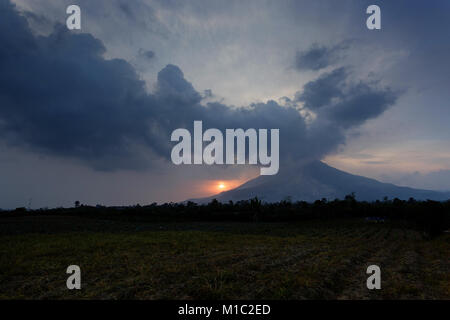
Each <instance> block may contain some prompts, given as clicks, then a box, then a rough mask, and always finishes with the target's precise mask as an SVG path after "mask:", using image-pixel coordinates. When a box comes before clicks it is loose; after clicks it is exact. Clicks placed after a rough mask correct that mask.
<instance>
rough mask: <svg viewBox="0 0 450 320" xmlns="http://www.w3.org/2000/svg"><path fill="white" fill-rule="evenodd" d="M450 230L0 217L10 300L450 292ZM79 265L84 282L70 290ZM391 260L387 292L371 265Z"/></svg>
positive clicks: (384, 266) (0, 277) (2, 276)
mask: <svg viewBox="0 0 450 320" xmlns="http://www.w3.org/2000/svg"><path fill="white" fill-rule="evenodd" d="M449 258H450V234H449V233H444V234H441V235H439V236H438V237H436V238H433V239H428V238H427V239H426V238H424V237H423V235H422V233H420V232H418V231H414V230H412V229H408V228H405V227H403V226H401V225H400V224H394V223H391V222H386V223H369V222H365V221H364V220H363V219H345V220H342V219H341V220H327V221H318V220H312V221H304V222H295V223H266V222H264V223H263V222H257V223H256V222H204V223H203V222H185V223H154V222H126V221H116V220H106V219H93V218H83V217H74V216H45V215H44V216H36V217H26V216H24V217H7V218H2V219H0V282H1V287H0V298H1V299H12V298H13V299H450V273H449V271H450V259H449ZM72 264H75V265H79V266H80V268H81V277H82V289H81V290H68V289H67V288H66V279H67V277H68V275H67V274H66V268H67V266H69V265H72ZM371 264H376V265H378V266H380V268H381V279H382V280H381V286H382V289H381V290H368V289H367V288H366V279H367V277H368V275H366V268H367V266H369V265H371Z"/></svg>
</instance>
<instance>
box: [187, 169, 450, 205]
mask: <svg viewBox="0 0 450 320" xmlns="http://www.w3.org/2000/svg"><path fill="white" fill-rule="evenodd" d="M352 192H355V194H356V199H357V200H360V201H375V200H382V199H383V198H384V197H388V198H389V199H392V198H399V199H402V200H407V199H409V198H411V197H412V198H414V199H416V200H427V199H429V200H435V201H445V200H448V199H450V192H439V191H432V190H421V189H414V188H409V187H400V186H396V185H394V184H391V183H382V182H379V181H377V180H375V179H370V178H366V177H363V176H358V175H353V174H350V173H347V172H344V171H341V170H338V169H336V168H333V167H330V166H329V165H327V164H325V163H323V162H321V161H312V162H310V163H307V164H304V165H298V166H294V167H291V168H289V169H287V170H285V171H282V170H281V169H280V173H279V174H277V175H275V176H259V177H257V178H255V179H253V180H250V181H248V182H246V183H244V184H242V185H240V186H239V187H237V188H235V189H233V190H229V191H225V192H222V193H219V194H217V195H214V196H211V197H206V198H199V199H190V200H189V201H193V202H196V203H199V204H202V203H208V202H210V201H211V200H212V199H217V200H218V201H220V202H228V201H230V200H232V201H239V200H248V199H251V198H254V197H258V198H259V199H261V200H263V201H265V202H278V201H281V200H284V199H286V198H287V197H289V198H290V199H291V200H292V201H308V202H312V201H315V200H318V199H322V198H326V199H328V200H334V199H336V198H338V199H343V198H344V197H345V196H346V195H348V194H350V193H352Z"/></svg>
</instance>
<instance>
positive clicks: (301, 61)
mask: <svg viewBox="0 0 450 320" xmlns="http://www.w3.org/2000/svg"><path fill="white" fill-rule="evenodd" d="M349 45H350V42H349V41H345V42H342V43H340V44H337V45H335V46H332V47H326V46H319V45H318V44H313V45H312V46H311V47H310V48H309V49H307V50H304V51H298V52H297V54H296V57H295V67H296V68H297V69H298V70H313V71H318V70H321V69H324V68H326V67H329V66H332V65H334V64H336V63H337V62H338V61H339V59H340V58H341V56H342V54H343V52H344V50H346V49H348V47H349Z"/></svg>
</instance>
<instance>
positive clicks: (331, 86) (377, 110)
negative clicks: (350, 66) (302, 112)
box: [296, 68, 399, 129]
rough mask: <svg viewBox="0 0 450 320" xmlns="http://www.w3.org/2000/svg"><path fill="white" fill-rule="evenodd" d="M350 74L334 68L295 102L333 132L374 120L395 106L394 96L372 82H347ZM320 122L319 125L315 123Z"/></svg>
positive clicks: (395, 96)
mask: <svg viewBox="0 0 450 320" xmlns="http://www.w3.org/2000/svg"><path fill="white" fill-rule="evenodd" d="M350 74H351V73H350V71H349V70H347V69H346V68H338V69H335V70H333V71H331V72H329V73H325V74H323V75H321V76H320V77H319V78H318V79H316V80H314V81H310V82H308V83H306V84H305V86H304V87H303V91H302V92H299V93H297V94H296V100H297V101H299V102H303V104H304V107H305V108H307V109H309V110H311V111H313V112H315V113H316V114H317V116H318V117H319V118H320V119H326V120H327V121H329V122H331V123H333V124H334V126H336V127H337V128H344V129H346V128H349V127H352V126H357V125H360V124H362V123H364V122H365V121H366V120H369V119H372V118H376V117H378V116H379V115H380V114H382V113H383V112H384V111H385V110H386V109H387V108H389V107H390V106H392V105H393V104H395V102H396V100H397V97H398V95H399V93H398V92H394V91H392V90H391V89H390V88H380V87H379V86H378V84H377V83H376V82H369V83H365V82H363V81H358V82H356V83H354V82H353V81H351V80H350ZM319 122H320V121H319Z"/></svg>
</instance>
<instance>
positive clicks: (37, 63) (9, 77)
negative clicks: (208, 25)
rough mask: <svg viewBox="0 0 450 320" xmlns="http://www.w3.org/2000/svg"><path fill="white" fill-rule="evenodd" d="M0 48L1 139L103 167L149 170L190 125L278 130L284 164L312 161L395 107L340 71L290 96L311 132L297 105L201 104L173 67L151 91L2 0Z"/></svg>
mask: <svg viewBox="0 0 450 320" xmlns="http://www.w3.org/2000/svg"><path fill="white" fill-rule="evenodd" d="M8 30H14V33H12V32H8ZM0 43H2V46H1V47H0V70H2V72H1V73H0V132H1V134H2V136H3V137H4V139H7V140H8V142H9V143H11V144H12V143H14V144H17V145H22V146H26V147H29V148H32V149H34V150H35V151H37V152H42V153H49V154H54V155H58V156H64V157H70V158H75V159H79V160H81V161H83V162H85V163H87V164H88V165H90V166H92V167H94V168H96V169H101V170H114V169H120V168H128V169H139V168H143V167H145V166H149V165H151V163H150V162H149V161H148V158H146V156H145V155H147V154H148V153H149V152H151V153H154V154H157V155H159V156H161V157H164V158H167V157H169V155H170V149H171V146H172V145H171V143H170V133H171V132H172V131H173V130H174V129H176V128H188V129H192V125H193V121H194V120H202V121H203V125H204V128H211V127H213V128H219V129H222V130H224V129H225V128H256V129H258V128H269V129H270V128H279V129H280V140H281V141H280V148H281V150H280V152H281V157H282V158H283V157H284V158H293V159H296V160H297V159H302V158H306V157H310V158H319V157H321V156H323V155H324V154H327V153H328V152H330V151H331V150H332V149H334V148H335V147H336V146H337V145H338V144H340V143H342V142H344V129H346V128H348V127H350V126H353V125H358V124H360V123H362V122H364V121H365V120H366V119H369V118H372V117H376V116H377V115H379V114H380V113H381V112H383V111H384V110H385V109H386V108H387V107H388V106H389V105H390V104H392V103H393V102H394V101H395V95H393V94H392V93H391V92H390V91H389V90H383V89H375V88H372V86H371V85H370V84H365V83H360V84H358V85H349V84H348V77H349V73H348V72H347V71H346V70H344V69H338V70H335V71H333V72H331V73H330V74H328V75H324V76H321V77H320V78H319V79H317V80H315V81H312V82H310V83H309V84H307V85H306V86H305V88H304V90H303V93H300V94H298V95H297V96H298V102H303V103H304V105H305V107H307V108H310V109H317V110H318V111H317V114H318V115H319V117H318V119H317V120H316V121H315V122H314V124H313V125H312V126H311V128H308V126H307V125H306V123H305V119H304V118H303V117H302V116H301V115H300V113H299V111H298V109H297V108H296V106H290V107H287V106H280V105H279V104H278V103H276V102H274V101H268V102H267V103H255V104H252V105H250V106H248V107H245V108H244V107H242V108H231V107H229V106H226V105H224V104H221V103H218V102H215V103H208V104H207V105H206V106H204V105H202V104H201V102H202V99H204V97H202V95H201V94H200V93H199V92H197V91H196V90H195V89H194V87H193V86H192V84H191V83H190V82H188V81H187V80H186V79H185V78H184V74H183V72H182V71H181V70H180V69H179V68H178V67H177V66H174V65H168V66H166V67H165V68H164V69H163V70H161V71H160V72H159V73H158V78H157V83H156V89H155V92H154V93H152V94H150V93H148V92H147V91H146V89H145V83H144V82H143V81H141V80H140V78H139V75H138V74H137V73H136V71H135V70H134V69H133V67H132V66H131V65H130V64H129V63H127V62H126V61H124V60H120V59H113V60H106V59H105V58H104V57H103V53H104V52H105V48H104V46H103V44H102V43H101V42H100V41H99V40H98V39H95V38H94V37H92V36H91V35H89V34H78V33H71V32H69V31H67V30H66V28H65V27H63V26H58V27H56V28H55V31H54V32H53V33H52V34H50V35H49V36H46V37H43V36H35V35H33V34H32V32H31V30H30V28H29V26H28V24H27V21H26V19H25V18H24V17H22V16H20V15H19V14H18V13H17V12H16V11H15V9H14V7H13V6H12V5H11V4H10V2H9V1H7V0H0ZM366 108H368V109H369V110H365V109H366Z"/></svg>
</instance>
